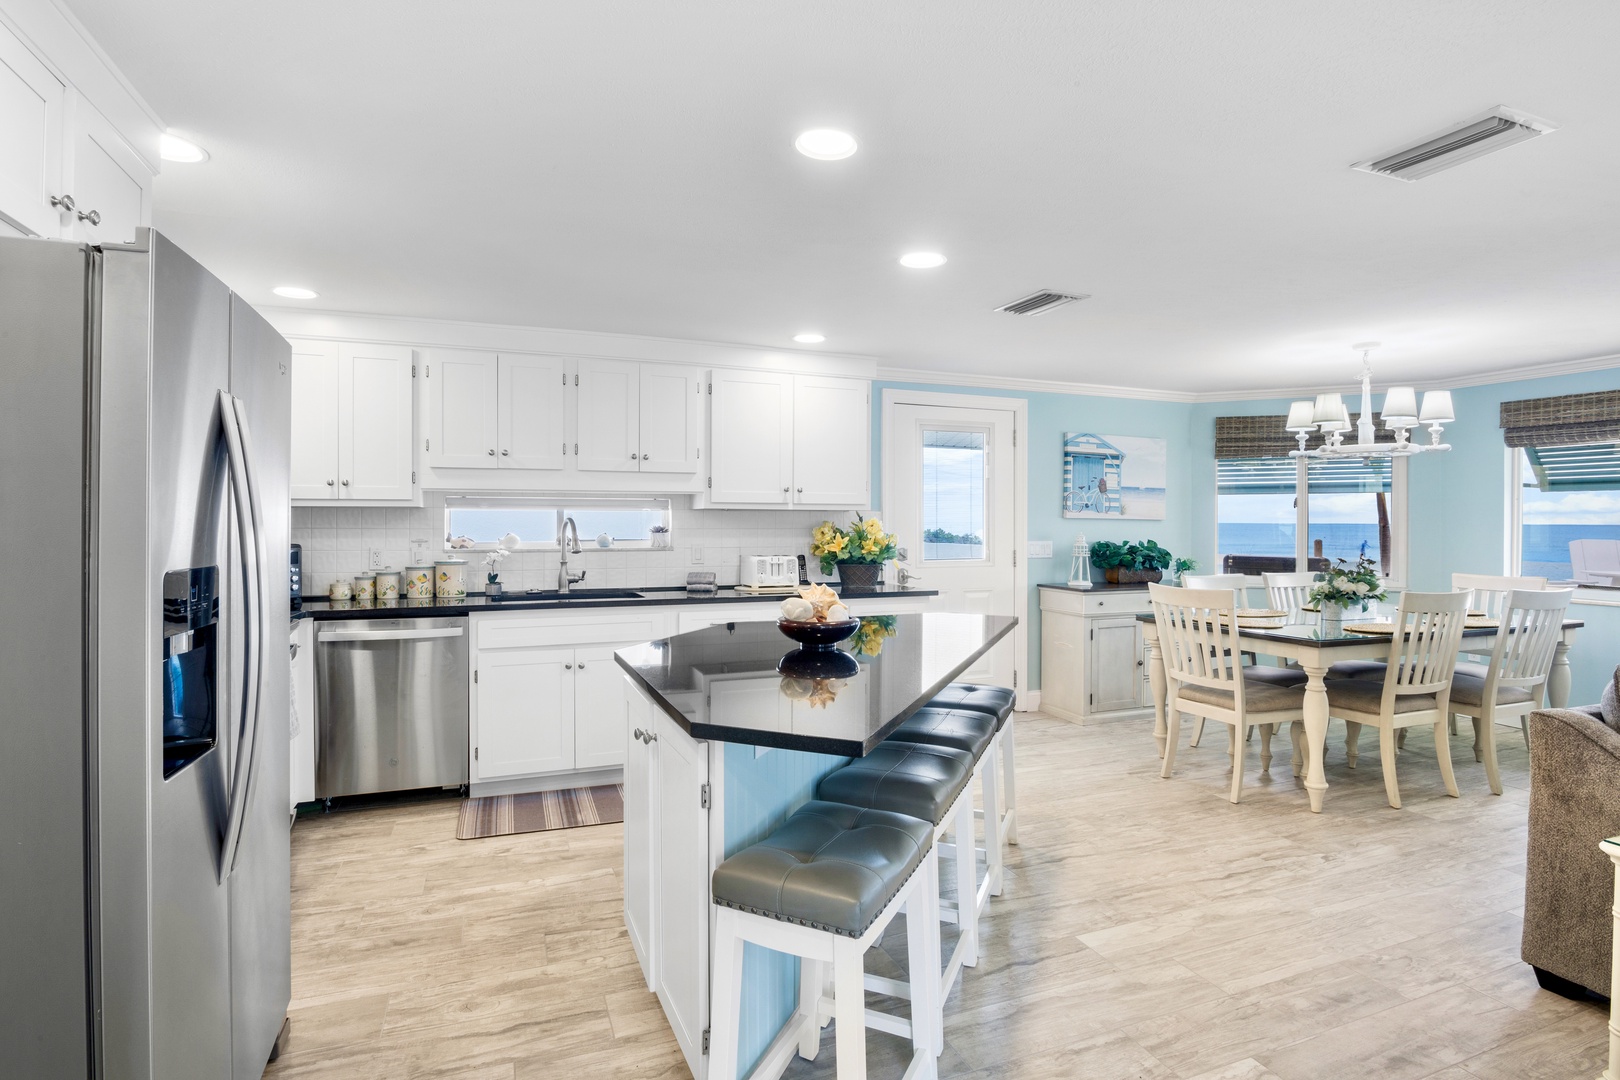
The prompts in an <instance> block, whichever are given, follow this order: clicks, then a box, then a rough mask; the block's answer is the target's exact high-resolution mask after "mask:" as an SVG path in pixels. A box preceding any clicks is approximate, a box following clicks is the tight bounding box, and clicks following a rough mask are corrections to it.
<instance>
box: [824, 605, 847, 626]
mask: <svg viewBox="0 0 1620 1080" xmlns="http://www.w3.org/2000/svg"><path fill="white" fill-rule="evenodd" d="M848 618H849V608H847V607H845V606H844V605H843V604H833V605H832V606H831V607H829V608H828V609H827V621H828V622H844V621H845V620H847V619H848Z"/></svg>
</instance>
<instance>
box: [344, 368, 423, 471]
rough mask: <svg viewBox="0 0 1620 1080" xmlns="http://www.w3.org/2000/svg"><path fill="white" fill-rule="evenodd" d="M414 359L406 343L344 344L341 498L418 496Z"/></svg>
mask: <svg viewBox="0 0 1620 1080" xmlns="http://www.w3.org/2000/svg"><path fill="white" fill-rule="evenodd" d="M412 360H413V357H412V354H411V350H410V349H409V348H406V347H404V346H401V345H341V346H339V347H338V379H339V382H338V418H339V420H338V471H339V473H340V474H341V475H340V476H339V477H338V486H339V489H340V491H341V496H340V497H341V498H345V499H387V500H409V499H410V498H411V497H412V494H413V492H412V486H413V482H412V454H411V451H412V448H413V447H412V442H413V434H412V432H413V427H412V423H411V421H412V419H413V417H412V413H413V409H412V407H411V401H412V399H411V365H412ZM345 420H347V421H348V423H347V424H346V425H345V424H344V421H345Z"/></svg>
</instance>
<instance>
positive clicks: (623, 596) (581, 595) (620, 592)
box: [523, 589, 641, 600]
mask: <svg viewBox="0 0 1620 1080" xmlns="http://www.w3.org/2000/svg"><path fill="white" fill-rule="evenodd" d="M523 598H524V599H525V600H640V599H641V593H638V592H636V591H634V590H632V589H569V590H568V591H567V592H558V591H557V590H556V589H530V590H529V591H528V592H526V593H524V594H523Z"/></svg>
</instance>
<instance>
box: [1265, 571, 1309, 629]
mask: <svg viewBox="0 0 1620 1080" xmlns="http://www.w3.org/2000/svg"><path fill="white" fill-rule="evenodd" d="M1260 576H1261V578H1262V579H1263V580H1264V581H1265V583H1266V599H1267V600H1268V601H1269V602H1270V604H1271V606H1272V607H1273V608H1274V609H1276V610H1277V611H1286V612H1288V621H1289V622H1297V621H1298V615H1299V613H1300V610H1301V609H1302V608H1304V607H1305V605H1306V604H1308V603H1310V602H1311V590H1312V589H1314V588H1316V575H1315V574H1309V573H1307V574H1262V575H1260Z"/></svg>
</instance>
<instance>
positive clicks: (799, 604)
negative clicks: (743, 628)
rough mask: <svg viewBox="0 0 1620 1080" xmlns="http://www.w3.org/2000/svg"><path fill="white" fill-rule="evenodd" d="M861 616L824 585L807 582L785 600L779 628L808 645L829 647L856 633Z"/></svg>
mask: <svg viewBox="0 0 1620 1080" xmlns="http://www.w3.org/2000/svg"><path fill="white" fill-rule="evenodd" d="M860 625H861V620H859V619H857V618H855V617H854V616H852V615H851V614H850V613H849V608H847V607H845V606H844V605H843V604H842V603H841V602H840V601H839V599H838V594H837V593H835V592H833V591H832V590H831V589H829V588H827V586H825V585H808V586H805V587H803V588H801V589H800V590H799V595H798V596H790V597H788V598H787V599H786V600H783V601H782V617H781V618H780V619H778V620H777V621H776V628H777V629H778V630H780V631H782V633H784V634H786V635H787V636H788V637H790V638H792V639H793V640H794V641H797V642H798V643H799V644H800V645H803V646H805V647H806V648H809V649H830V648H832V647H833V646H834V645H837V644H838V643H839V642H840V641H843V640H844V639H845V638H847V637H849V636H850V635H851V634H853V633H854V632H855V631H856V630H857V629H859V627H860Z"/></svg>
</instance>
